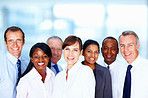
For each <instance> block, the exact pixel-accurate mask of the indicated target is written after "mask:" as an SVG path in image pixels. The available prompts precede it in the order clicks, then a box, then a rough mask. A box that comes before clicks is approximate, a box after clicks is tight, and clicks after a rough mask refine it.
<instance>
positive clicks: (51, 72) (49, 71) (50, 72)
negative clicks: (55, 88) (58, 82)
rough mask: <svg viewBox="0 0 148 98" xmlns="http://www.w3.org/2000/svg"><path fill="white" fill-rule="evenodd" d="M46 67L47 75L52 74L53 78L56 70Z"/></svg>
mask: <svg viewBox="0 0 148 98" xmlns="http://www.w3.org/2000/svg"><path fill="white" fill-rule="evenodd" d="M46 68H47V75H50V76H51V78H55V74H54V72H53V71H52V70H51V69H49V68H48V67H46Z"/></svg>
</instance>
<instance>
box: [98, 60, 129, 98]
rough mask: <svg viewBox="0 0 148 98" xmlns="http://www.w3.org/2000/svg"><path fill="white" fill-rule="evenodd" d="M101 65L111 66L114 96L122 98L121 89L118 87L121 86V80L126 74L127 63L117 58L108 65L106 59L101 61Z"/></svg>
mask: <svg viewBox="0 0 148 98" xmlns="http://www.w3.org/2000/svg"><path fill="white" fill-rule="evenodd" d="M99 64H100V65H102V66H104V67H107V66H109V70H110V73H111V78H112V93H113V98H122V97H120V94H121V92H122V91H121V90H119V89H118V87H119V82H120V81H119V80H120V79H121V78H122V80H123V79H124V74H125V71H126V65H125V64H124V63H123V62H121V61H119V60H117V59H116V60H115V61H114V62H113V63H112V64H110V65H108V64H106V63H105V62H104V60H102V61H100V62H99Z"/></svg>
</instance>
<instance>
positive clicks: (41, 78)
mask: <svg viewBox="0 0 148 98" xmlns="http://www.w3.org/2000/svg"><path fill="white" fill-rule="evenodd" d="M29 56H30V62H29V65H28V67H27V69H26V71H25V72H24V73H23V74H22V76H21V78H20V81H18V86H17V98H50V97H51V95H52V92H53V83H54V78H55V75H54V73H53V72H52V71H51V70H50V69H49V68H50V66H51V65H50V64H51V62H50V59H51V56H52V54H51V49H50V48H49V46H48V45H47V44H45V43H37V44H35V45H34V46H33V47H32V48H31V50H30V54H29Z"/></svg>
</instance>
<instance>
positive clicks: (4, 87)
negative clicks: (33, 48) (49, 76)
mask: <svg viewBox="0 0 148 98" xmlns="http://www.w3.org/2000/svg"><path fill="white" fill-rule="evenodd" d="M2 57H3V58H2ZM19 59H20V60H21V73H23V72H24V71H25V69H26V68H27V65H28V61H27V60H26V59H24V58H22V57H20V58H19ZM0 62H1V63H0V97H1V98H16V82H17V73H18V70H17V65H16V63H17V58H15V57H14V56H13V55H11V54H10V53H9V52H6V55H5V54H3V55H1V61H0Z"/></svg>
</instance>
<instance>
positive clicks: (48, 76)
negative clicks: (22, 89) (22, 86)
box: [29, 67, 55, 81]
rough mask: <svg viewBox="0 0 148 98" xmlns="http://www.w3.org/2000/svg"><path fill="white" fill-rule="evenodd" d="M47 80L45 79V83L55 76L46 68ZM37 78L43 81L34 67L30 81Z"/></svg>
mask: <svg viewBox="0 0 148 98" xmlns="http://www.w3.org/2000/svg"><path fill="white" fill-rule="evenodd" d="M46 74H47V75H46V78H45V81H46V80H47V79H49V78H50V77H52V76H55V75H54V73H53V72H52V71H51V70H50V69H49V68H48V67H46ZM35 78H39V79H42V77H41V75H40V74H39V73H38V71H37V70H36V69H35V68H34V67H33V68H32V70H31V71H30V76H29V79H31V80H32V79H35Z"/></svg>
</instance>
